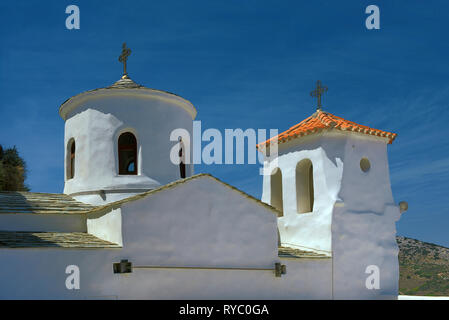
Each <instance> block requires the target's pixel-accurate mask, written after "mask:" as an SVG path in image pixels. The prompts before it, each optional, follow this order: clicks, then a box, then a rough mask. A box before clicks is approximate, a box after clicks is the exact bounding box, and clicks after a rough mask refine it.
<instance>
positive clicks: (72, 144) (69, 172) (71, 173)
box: [67, 140, 75, 179]
mask: <svg viewBox="0 0 449 320" xmlns="http://www.w3.org/2000/svg"><path fill="white" fill-rule="evenodd" d="M69 146H70V147H69V148H68V149H69V152H70V158H69V163H68V170H67V179H73V178H74V177H75V140H71V141H70V142H69Z"/></svg>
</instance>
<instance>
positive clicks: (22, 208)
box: [0, 173, 281, 215]
mask: <svg viewBox="0 0 449 320" xmlns="http://www.w3.org/2000/svg"><path fill="white" fill-rule="evenodd" d="M202 177H207V178H210V179H213V180H215V181H217V182H219V183H221V184H223V185H225V186H226V187H228V188H230V189H232V190H234V191H236V192H238V193H240V194H241V195H243V196H244V197H246V198H247V199H249V200H251V201H254V202H255V203H257V204H258V205H261V206H263V207H265V208H267V209H269V210H270V211H272V212H273V213H275V214H276V215H281V212H280V211H278V210H277V209H276V208H274V207H272V206H270V205H269V204H266V203H264V202H262V201H260V200H259V199H257V198H255V197H253V196H251V195H249V194H247V193H245V192H243V191H241V190H239V189H237V188H235V187H233V186H231V185H229V184H227V183H225V182H223V181H221V180H219V179H218V178H215V177H214V176H212V175H210V174H207V173H200V174H196V175H193V176H191V177H188V178H185V179H179V180H176V181H174V182H171V183H168V184H166V185H163V186H161V187H159V188H156V189H152V190H149V191H146V192H142V193H139V194H137V195H135V196H131V197H128V198H125V199H123V200H119V201H115V202H111V203H108V204H105V205H102V206H93V205H89V204H85V203H82V202H79V201H76V200H75V199H74V198H72V197H70V196H69V195H66V194H59V193H36V192H21V191H3V192H0V214H9V213H10V214H13V213H35V214H87V213H93V212H98V211H101V210H104V209H110V208H119V207H120V206H121V205H122V204H125V203H127V202H131V201H135V200H139V199H142V198H145V197H148V196H151V195H153V194H156V193H158V192H161V191H164V190H168V189H172V188H174V187H176V186H178V185H181V184H184V183H187V182H189V181H191V180H194V179H199V178H202Z"/></svg>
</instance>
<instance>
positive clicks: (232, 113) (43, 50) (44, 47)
mask: <svg viewBox="0 0 449 320" xmlns="http://www.w3.org/2000/svg"><path fill="white" fill-rule="evenodd" d="M70 4H76V5H78V6H79V8H80V11H81V28H80V30H67V29H66V28H65V19H66V17H67V14H66V13H65V8H66V6H68V5H70ZM370 4H376V5H378V6H379V8H380V27H381V29H380V30H367V29H366V27H365V19H366V17H367V14H365V8H366V7H367V6H368V5H370ZM448 12H449V3H448V2H447V1H425V2H424V1H394V2H393V1H375V2H372V1H355V0H354V1H230V0H227V1H210V0H209V1H158V2H156V1H73V2H72V1H69V2H68V1H60V0H59V1H8V2H6V1H2V2H1V3H0V17H1V19H0V36H1V45H0V144H2V145H4V146H5V147H8V146H13V145H16V146H17V148H18V149H19V152H20V153H21V155H22V156H23V157H24V158H25V160H26V161H27V163H28V169H29V176H28V181H27V182H28V184H29V186H30V187H31V189H32V191H35V192H62V189H63V172H64V171H63V153H64V146H63V130H64V122H63V120H62V119H61V118H60V117H59V115H58V108H59V106H60V104H61V103H62V102H64V101H65V100H66V99H67V98H69V97H71V96H73V95H75V94H78V93H80V92H82V91H86V90H89V89H94V88H99V87H104V86H107V85H110V84H112V83H113V82H115V81H116V80H118V79H119V78H120V76H121V71H122V66H121V64H119V63H118V61H117V57H118V55H119V54H120V50H121V44H122V43H123V42H126V43H127V44H128V46H129V47H130V48H131V49H132V51H133V52H132V55H131V57H130V59H129V63H128V70H129V74H130V76H131V77H132V79H133V80H135V81H136V82H137V83H140V84H143V85H145V86H147V87H150V88H156V89H162V90H167V91H170V92H174V93H176V94H178V95H180V96H182V97H184V98H186V99H188V100H190V101H191V102H192V103H193V104H194V105H195V106H196V108H197V109H198V117H197V119H198V120H201V121H202V125H203V129H206V128H218V129H221V130H223V129H225V128H243V129H245V128H267V129H268V128H278V129H279V130H280V131H283V130H286V129H288V128H289V127H290V126H292V125H294V124H296V123H298V122H299V121H301V120H303V119H304V118H306V117H308V116H309V115H310V114H312V113H313V112H314V103H315V102H314V101H313V99H312V98H311V97H310V96H309V92H310V91H311V90H312V89H313V86H314V83H315V82H316V80H318V79H320V80H322V81H323V83H324V84H325V85H327V86H328V87H329V91H328V93H327V94H326V95H325V97H324V98H323V105H324V109H325V110H326V111H329V112H331V113H334V114H336V115H338V116H341V117H344V118H346V119H348V120H352V121H356V122H358V123H361V124H365V125H369V126H372V127H375V128H378V129H384V130H387V131H392V132H396V133H398V138H397V139H396V141H395V142H394V143H393V144H392V145H390V146H389V147H388V148H389V163H390V171H391V172H390V173H391V182H392V189H393V194H394V198H395V201H396V202H399V201H401V200H406V201H408V203H409V211H408V212H407V213H406V214H405V215H404V216H402V218H401V220H400V222H399V223H398V234H400V235H405V236H409V237H413V238H417V239H421V240H424V241H429V242H434V243H438V244H442V245H445V246H448V247H449V235H448V231H449V209H448V203H449V201H448V200H449V183H448V181H449V138H448V136H449V122H448V120H449V105H448V104H449V77H448V76H449V63H448V58H447V57H449V42H448V41H447V36H446V34H447V32H448V31H449V19H448V18H447V16H448V14H447V13H448ZM258 169H259V167H258V166H257V165H233V166H226V165H222V166H219V165H216V166H205V165H200V166H197V167H196V172H210V173H212V174H213V175H215V176H217V177H218V178H220V179H222V180H224V181H226V182H228V183H231V184H233V185H235V186H237V187H238V188H240V189H242V190H244V191H246V192H248V193H250V194H252V195H255V196H256V197H260V195H261V185H262V178H261V176H260V175H258Z"/></svg>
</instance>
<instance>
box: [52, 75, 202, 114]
mask: <svg viewBox="0 0 449 320" xmlns="http://www.w3.org/2000/svg"><path fill="white" fill-rule="evenodd" d="M121 90H137V91H136V92H139V93H146V94H162V95H169V96H172V97H173V98H174V99H175V101H180V102H182V103H184V104H187V105H189V109H188V112H189V113H191V115H192V118H195V116H196V113H197V111H196V108H195V107H194V106H193V104H192V103H191V102H190V101H188V100H187V99H184V98H183V97H181V96H179V95H177V94H175V93H172V92H169V91H164V90H158V89H152V88H148V87H145V86H143V85H140V84H138V83H136V82H134V81H133V80H132V79H131V78H130V77H129V76H128V75H126V76H122V77H121V78H120V79H119V80H118V81H116V82H114V83H113V84H112V85H110V86H108V87H103V88H97V89H92V90H87V91H84V92H81V93H79V94H77V95H74V96H73V97H70V98H68V99H67V100H65V101H64V102H63V103H62V104H61V106H60V107H59V114H60V116H61V117H62V118H63V119H64V120H65V118H66V115H67V112H68V110H66V109H68V108H69V109H70V106H69V105H70V104H71V103H72V102H74V101H76V100H77V99H79V98H83V97H86V96H89V95H95V94H96V93H105V92H115V93H119V92H121ZM190 109H192V110H190Z"/></svg>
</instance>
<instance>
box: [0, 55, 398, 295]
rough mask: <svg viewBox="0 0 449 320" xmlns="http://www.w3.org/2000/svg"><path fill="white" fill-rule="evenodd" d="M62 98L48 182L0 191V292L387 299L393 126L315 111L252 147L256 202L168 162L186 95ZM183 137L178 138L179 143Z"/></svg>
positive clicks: (187, 121)
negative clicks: (58, 152)
mask: <svg viewBox="0 0 449 320" xmlns="http://www.w3.org/2000/svg"><path fill="white" fill-rule="evenodd" d="M129 54H130V51H129V49H126V47H125V46H124V48H123V52H122V55H121V56H120V61H122V62H124V64H125V72H124V75H123V76H122V78H121V79H120V80H118V81H117V82H115V83H114V84H113V85H111V86H109V87H105V88H101V89H95V90H91V91H87V92H84V93H81V94H78V95H76V96H74V97H71V98H70V99H68V100H66V101H65V102H64V103H63V104H62V105H61V107H60V109H59V114H60V116H61V117H62V119H63V120H64V121H65V137H64V148H65V160H64V161H65V162H64V167H65V184H64V191H63V193H62V194H48V193H34V192H0V262H1V265H2V272H1V273H0V299H396V298H397V296H398V281H399V264H398V246H397V244H396V238H395V237H396V224H395V223H396V222H397V221H398V220H399V218H400V215H401V211H403V210H402V209H400V207H399V206H398V205H397V204H395V202H394V200H393V195H392V191H391V187H390V179H389V168H388V159H387V145H388V144H390V143H392V142H393V140H394V139H395V138H396V134H393V133H390V132H386V131H381V130H377V129H373V128H370V127H367V126H363V125H359V124H356V123H354V122H351V121H347V120H344V119H342V118H340V117H337V116H335V115H333V114H331V113H328V112H325V111H323V110H322V109H321V103H320V97H321V94H322V92H323V90H324V88H323V87H321V86H320V83H318V88H317V90H316V91H315V92H314V94H315V95H316V96H317V97H318V101H319V102H318V110H317V111H316V112H315V113H314V114H312V115H311V116H310V117H308V118H307V119H305V120H303V121H302V122H300V123H299V124H297V125H295V126H293V127H291V128H290V129H289V130H287V131H285V132H283V133H281V134H279V135H277V136H276V137H273V138H271V139H270V140H268V141H266V142H264V143H262V144H259V146H258V148H259V150H261V151H264V152H266V151H268V150H269V149H270V147H271V146H272V145H273V144H276V145H277V146H278V155H277V157H270V158H267V160H266V161H265V165H264V167H265V168H264V169H265V170H266V171H267V172H270V174H268V175H264V178H263V193H262V199H261V200H259V199H256V198H254V197H252V196H250V195H248V194H246V193H244V192H243V191H240V190H238V189H236V188H235V187H232V186H230V185H228V184H226V183H224V182H222V181H220V180H219V179H217V178H215V177H213V176H211V175H209V174H204V173H203V174H195V173H194V166H193V165H192V164H185V165H183V164H181V165H175V164H173V163H172V162H171V161H170V150H171V149H172V147H173V142H170V140H169V137H170V133H171V132H172V131H173V130H174V129H177V128H183V129H185V130H187V131H188V132H190V133H192V127H193V120H194V119H195V117H196V113H197V112H196V109H195V107H194V106H193V105H192V104H191V103H190V102H189V101H187V100H185V99H183V98H181V97H179V96H177V95H175V94H172V93H169V92H165V91H161V90H155V89H149V88H146V87H144V86H141V85H138V84H136V83H135V82H134V81H133V80H131V79H130V78H129V76H128V74H127V72H126V59H127V57H128V56H129ZM190 148H192V146H190Z"/></svg>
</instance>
